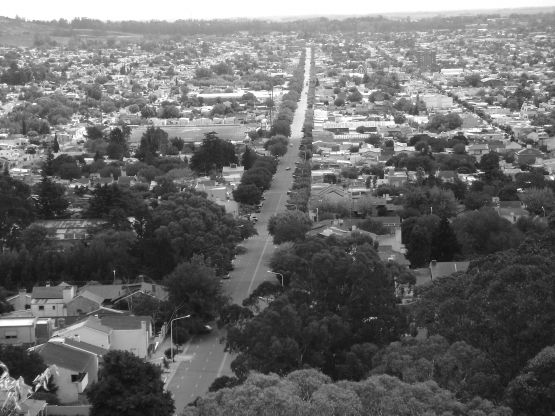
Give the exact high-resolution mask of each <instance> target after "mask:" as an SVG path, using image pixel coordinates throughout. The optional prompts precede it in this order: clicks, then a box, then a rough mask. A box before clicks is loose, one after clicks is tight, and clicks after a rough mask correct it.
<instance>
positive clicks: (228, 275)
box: [222, 273, 231, 280]
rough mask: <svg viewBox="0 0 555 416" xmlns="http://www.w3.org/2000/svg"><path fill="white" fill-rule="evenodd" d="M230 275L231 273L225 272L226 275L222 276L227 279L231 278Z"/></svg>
mask: <svg viewBox="0 0 555 416" xmlns="http://www.w3.org/2000/svg"><path fill="white" fill-rule="evenodd" d="M230 277H231V275H230V274H229V273H228V274H224V275H223V276H222V279H224V280H227V279H229V278H230Z"/></svg>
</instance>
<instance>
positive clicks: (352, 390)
mask: <svg viewBox="0 0 555 416" xmlns="http://www.w3.org/2000/svg"><path fill="white" fill-rule="evenodd" d="M207 414H210V415H218V416H219V415H222V416H223V415H235V414H257V415H268V416H269V415H279V416H309V415H316V414H320V415H342V416H363V415H371V416H374V415H376V416H377V415H381V416H409V415H424V414H425V415H430V416H440V415H448V414H457V415H461V416H473V415H486V416H510V415H511V411H510V409H509V408H507V407H503V406H496V405H495V404H493V403H492V402H490V401H488V400H482V399H479V398H476V399H474V400H472V401H470V402H467V403H463V402H461V401H459V400H457V398H456V397H455V395H454V394H453V393H452V392H450V391H448V390H446V389H443V388H441V387H439V386H438V385H437V384H436V383H435V382H433V381H425V382H419V383H407V382H404V381H401V380H399V379H398V378H395V377H391V376H388V375H378V376H372V377H369V378H367V379H365V380H361V381H356V382H355V381H338V382H335V383H334V382H332V380H331V379H330V378H329V377H328V376H326V375H324V374H322V373H321V372H320V371H318V370H312V369H308V370H298V371H294V372H291V373H289V374H288V375H286V376H283V377H279V376H278V375H276V374H269V375H263V374H258V373H253V374H251V375H250V376H249V377H248V378H247V380H246V381H245V382H244V383H243V384H242V385H240V386H236V387H231V388H223V389H221V390H219V391H217V392H215V393H210V394H208V395H207V396H206V397H204V398H201V399H199V400H198V401H196V402H195V403H194V404H193V405H190V406H188V407H186V408H185V409H184V410H183V413H182V416H201V415H207Z"/></svg>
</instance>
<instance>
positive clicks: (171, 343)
mask: <svg viewBox="0 0 555 416" xmlns="http://www.w3.org/2000/svg"><path fill="white" fill-rule="evenodd" d="M190 317H191V315H185V316H180V317H178V318H173V319H172V320H171V321H170V351H171V359H172V361H174V359H173V321H178V320H180V319H185V318H190Z"/></svg>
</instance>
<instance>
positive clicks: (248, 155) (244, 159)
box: [241, 146, 256, 170]
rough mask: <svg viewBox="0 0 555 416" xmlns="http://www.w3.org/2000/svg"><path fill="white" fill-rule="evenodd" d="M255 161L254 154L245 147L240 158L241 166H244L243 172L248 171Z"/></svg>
mask: <svg viewBox="0 0 555 416" xmlns="http://www.w3.org/2000/svg"><path fill="white" fill-rule="evenodd" d="M255 161H256V152H255V151H254V150H252V149H251V148H250V146H247V147H246V148H245V152H244V153H243V156H241V164H242V165H243V166H244V168H245V170H249V169H250V168H251V167H252V165H253V164H254V162H255Z"/></svg>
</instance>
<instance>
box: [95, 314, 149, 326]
mask: <svg viewBox="0 0 555 416" xmlns="http://www.w3.org/2000/svg"><path fill="white" fill-rule="evenodd" d="M100 320H101V322H102V325H103V326H106V327H108V328H111V329H115V330H127V329H140V328H141V322H151V321H152V318H151V317H150V316H130V315H106V316H103V317H102V318H100Z"/></svg>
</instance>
